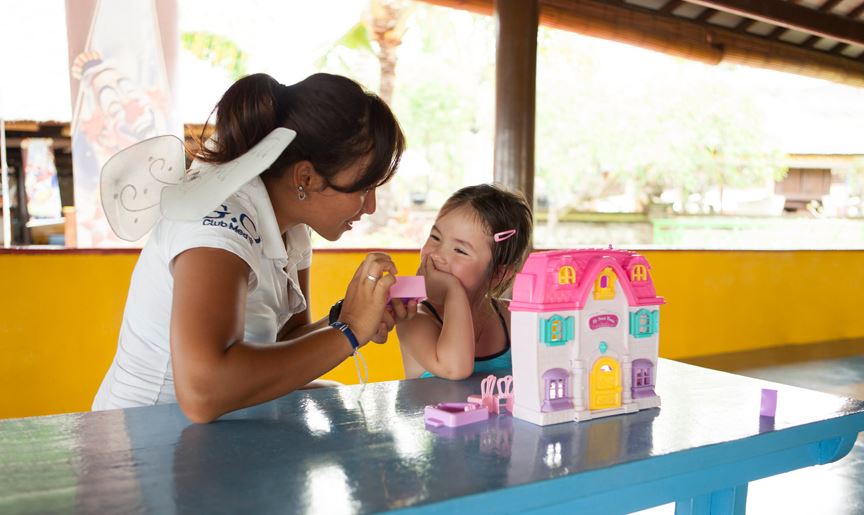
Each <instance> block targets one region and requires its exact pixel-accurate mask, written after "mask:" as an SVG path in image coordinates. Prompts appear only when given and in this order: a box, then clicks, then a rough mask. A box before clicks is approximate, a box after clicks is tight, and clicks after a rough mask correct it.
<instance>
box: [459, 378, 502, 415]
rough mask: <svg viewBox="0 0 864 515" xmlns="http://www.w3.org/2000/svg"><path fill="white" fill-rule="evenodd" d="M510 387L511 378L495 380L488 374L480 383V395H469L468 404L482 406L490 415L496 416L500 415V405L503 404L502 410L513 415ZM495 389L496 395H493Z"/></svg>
mask: <svg viewBox="0 0 864 515" xmlns="http://www.w3.org/2000/svg"><path fill="white" fill-rule="evenodd" d="M512 386H513V376H511V375H508V376H504V377H501V378H497V377H495V375H494V374H489V375H488V376H486V379H484V380H483V381H481V382H480V395H476V394H475V395H469V396H468V402H470V403H472V404H477V405H479V406H483V407H485V408H486V409H488V410H489V412H490V413H494V414H496V415H500V414H501V407H502V406H501V405H502V404H503V405H504V406H503V407H504V409H505V410H507V412H508V413H510V414H513V394H512V393H511V389H512ZM496 387H497V389H498V393H494V392H495V388H496Z"/></svg>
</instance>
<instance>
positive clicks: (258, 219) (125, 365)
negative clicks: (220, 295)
mask: <svg viewBox="0 0 864 515" xmlns="http://www.w3.org/2000/svg"><path fill="white" fill-rule="evenodd" d="M199 247H208V248H216V249H222V250H226V251H228V252H231V253H232V254H235V255H237V256H239V257H240V258H241V259H243V261H245V262H246V264H248V265H249V294H248V297H247V299H246V325H245V335H244V339H245V341H247V342H254V343H258V344H263V345H266V344H273V343H275V341H276V334H277V333H278V331H279V329H280V328H281V327H282V326H283V325H284V324H285V322H286V321H287V320H288V319H289V318H290V317H291V316H292V315H294V314H295V313H300V312H302V311H303V310H305V309H306V299H305V298H304V297H303V294H302V292H301V291H300V287H299V284H298V281H297V271H298V270H304V269H307V268H309V266H310V264H311V261H312V247H311V242H310V239H309V229H308V227H306V226H305V225H298V226H295V227H293V228H291V229H290V230H289V231H288V232H287V233H286V235H285V240H284V241H283V238H282V235H281V234H280V232H279V227H278V225H277V223H276V216H275V214H274V212H273V206H272V204H271V203H270V197H269V196H268V194H267V189H266V188H265V186H264V182H263V181H262V180H261V178H260V177H255V178H254V179H252V180H251V181H249V182H248V183H246V185H244V186H243V187H242V188H240V190H238V191H237V192H236V193H234V194H233V195H232V196H230V197H229V198H228V199H227V200H225V202H224V203H223V204H222V205H220V206H219V207H218V208H217V209H216V210H214V211H213V212H212V213H210V214H209V215H207V216H205V217H204V218H202V219H201V220H196V221H182V222H178V221H171V220H166V219H162V220H161V221H160V222H159V223H158V224H157V225H156V227H155V228H154V229H153V232H152V234H151V235H150V239H149V240H148V241H147V244H146V245H145V246H144V248H143V249H142V251H141V255H140V256H139V258H138V263H137V264H136V265H135V270H134V271H133V273H132V282H131V284H130V286H129V295H128V297H127V299H126V309H125V311H124V313H123V322H122V324H121V327H120V337H119V341H118V345H117V353H116V355H115V356H114V361H113V363H112V364H111V367H110V369H109V370H108V373H107V374H106V375H105V378H104V379H103V380H102V385H101V386H100V387H99V391H98V392H97V394H96V398H95V399H94V400H93V409H94V410H102V409H111V408H127V407H133V406H145V405H151V404H161V403H168V402H176V395H175V393H174V379H173V375H172V371H171V352H170V347H169V338H170V335H169V328H170V326H171V303H172V295H173V289H174V288H173V287H174V278H173V276H172V268H173V263H174V258H176V257H177V256H178V255H180V254H181V253H182V252H184V251H186V250H189V249H192V248H199Z"/></svg>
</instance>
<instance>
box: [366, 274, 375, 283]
mask: <svg viewBox="0 0 864 515" xmlns="http://www.w3.org/2000/svg"><path fill="white" fill-rule="evenodd" d="M366 279H369V280H370V281H372V282H373V283H374V282H375V281H377V280H378V278H377V277H375V276H374V275H372V274H368V275H367V276H366Z"/></svg>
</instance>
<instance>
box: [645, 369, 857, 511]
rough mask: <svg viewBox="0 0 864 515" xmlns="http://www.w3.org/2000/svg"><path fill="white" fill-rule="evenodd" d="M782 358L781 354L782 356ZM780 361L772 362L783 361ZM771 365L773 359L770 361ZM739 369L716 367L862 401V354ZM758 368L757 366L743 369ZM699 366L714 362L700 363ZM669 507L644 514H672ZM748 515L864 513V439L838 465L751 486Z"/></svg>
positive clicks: (748, 498)
mask: <svg viewBox="0 0 864 515" xmlns="http://www.w3.org/2000/svg"><path fill="white" fill-rule="evenodd" d="M780 354H782V352H781V353H780ZM782 359H783V358H781V357H777V358H776V359H774V360H773V361H775V362H776V361H781V360H782ZM768 361H771V360H768ZM735 362H737V363H738V365H739V366H737V367H730V366H722V367H721V366H718V367H714V368H723V369H727V370H729V369H730V368H734V370H729V371H731V372H734V373H736V374H741V375H745V376H749V377H755V378H759V379H765V380H768V381H774V382H777V383H784V384H789V385H793V386H800V387H802V388H809V389H812V390H819V391H823V392H829V393H833V394H835V395H842V396H845V397H853V398H856V399H864V354H862V355H856V356H849V357H840V358H831V359H816V360H809V361H801V362H796V363H788V364H769V365H764V362H765V360H752V361H749V362H748V360H746V359H745V360H735ZM748 363H750V364H753V363H759V366H758V367H752V368H741V366H742V365H743V366H746V364H748ZM699 365H701V366H706V365H710V363H699ZM674 512H675V506H674V505H673V504H667V505H664V506H658V507H657V508H652V509H650V510H644V511H641V512H639V513H640V515H649V514H650V515H660V514H673V513H674ZM747 514H748V515H775V514H782V515H862V514H864V434H862V435H859V437H858V440H857V441H856V442H855V447H854V448H853V449H852V451H851V452H850V453H849V454H848V455H847V456H845V457H844V458H843V459H841V460H840V461H837V462H835V463H831V464H829V465H823V466H817V467H809V468H806V469H801V470H796V471H793V472H788V473H786V474H781V475H779V476H774V477H770V478H766V479H762V480H759V481H754V482H752V483H750V486H749V488H748V493H747Z"/></svg>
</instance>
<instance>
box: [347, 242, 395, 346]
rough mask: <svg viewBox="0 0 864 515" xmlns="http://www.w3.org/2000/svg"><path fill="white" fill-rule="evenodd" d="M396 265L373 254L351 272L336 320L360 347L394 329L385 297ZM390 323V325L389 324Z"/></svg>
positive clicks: (386, 258) (378, 254) (384, 255)
mask: <svg viewBox="0 0 864 515" xmlns="http://www.w3.org/2000/svg"><path fill="white" fill-rule="evenodd" d="M396 273H397V271H396V265H395V264H393V261H392V260H391V259H390V256H388V255H387V254H384V253H381V252H372V253H370V254H368V255H367V256H366V258H365V259H364V260H363V262H362V263H361V264H360V266H359V267H357V270H356V271H355V272H354V277H353V278H351V282H350V283H348V290H347V291H346V292H345V300H344V301H343V302H342V312H341V313H340V315H339V320H340V321H342V322H345V323H346V324H348V326H349V327H350V328H351V331H352V332H353V333H354V336H355V337H357V341H358V342H360V345H365V344H366V343H367V342H369V341H370V340H373V339H375V341H378V340H380V339H381V336H382V334H383V335H384V338H383V340H384V341H386V339H387V338H386V333H387V332H389V331H390V329H392V328H393V322H392V320H393V318H392V316H389V321H388V316H385V315H387V313H386V311H385V309H386V307H387V297H388V295H389V292H390V287H391V286H393V284H394V283H395V282H396V278H395V277H394V276H395V275H396ZM388 322H389V323H388Z"/></svg>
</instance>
